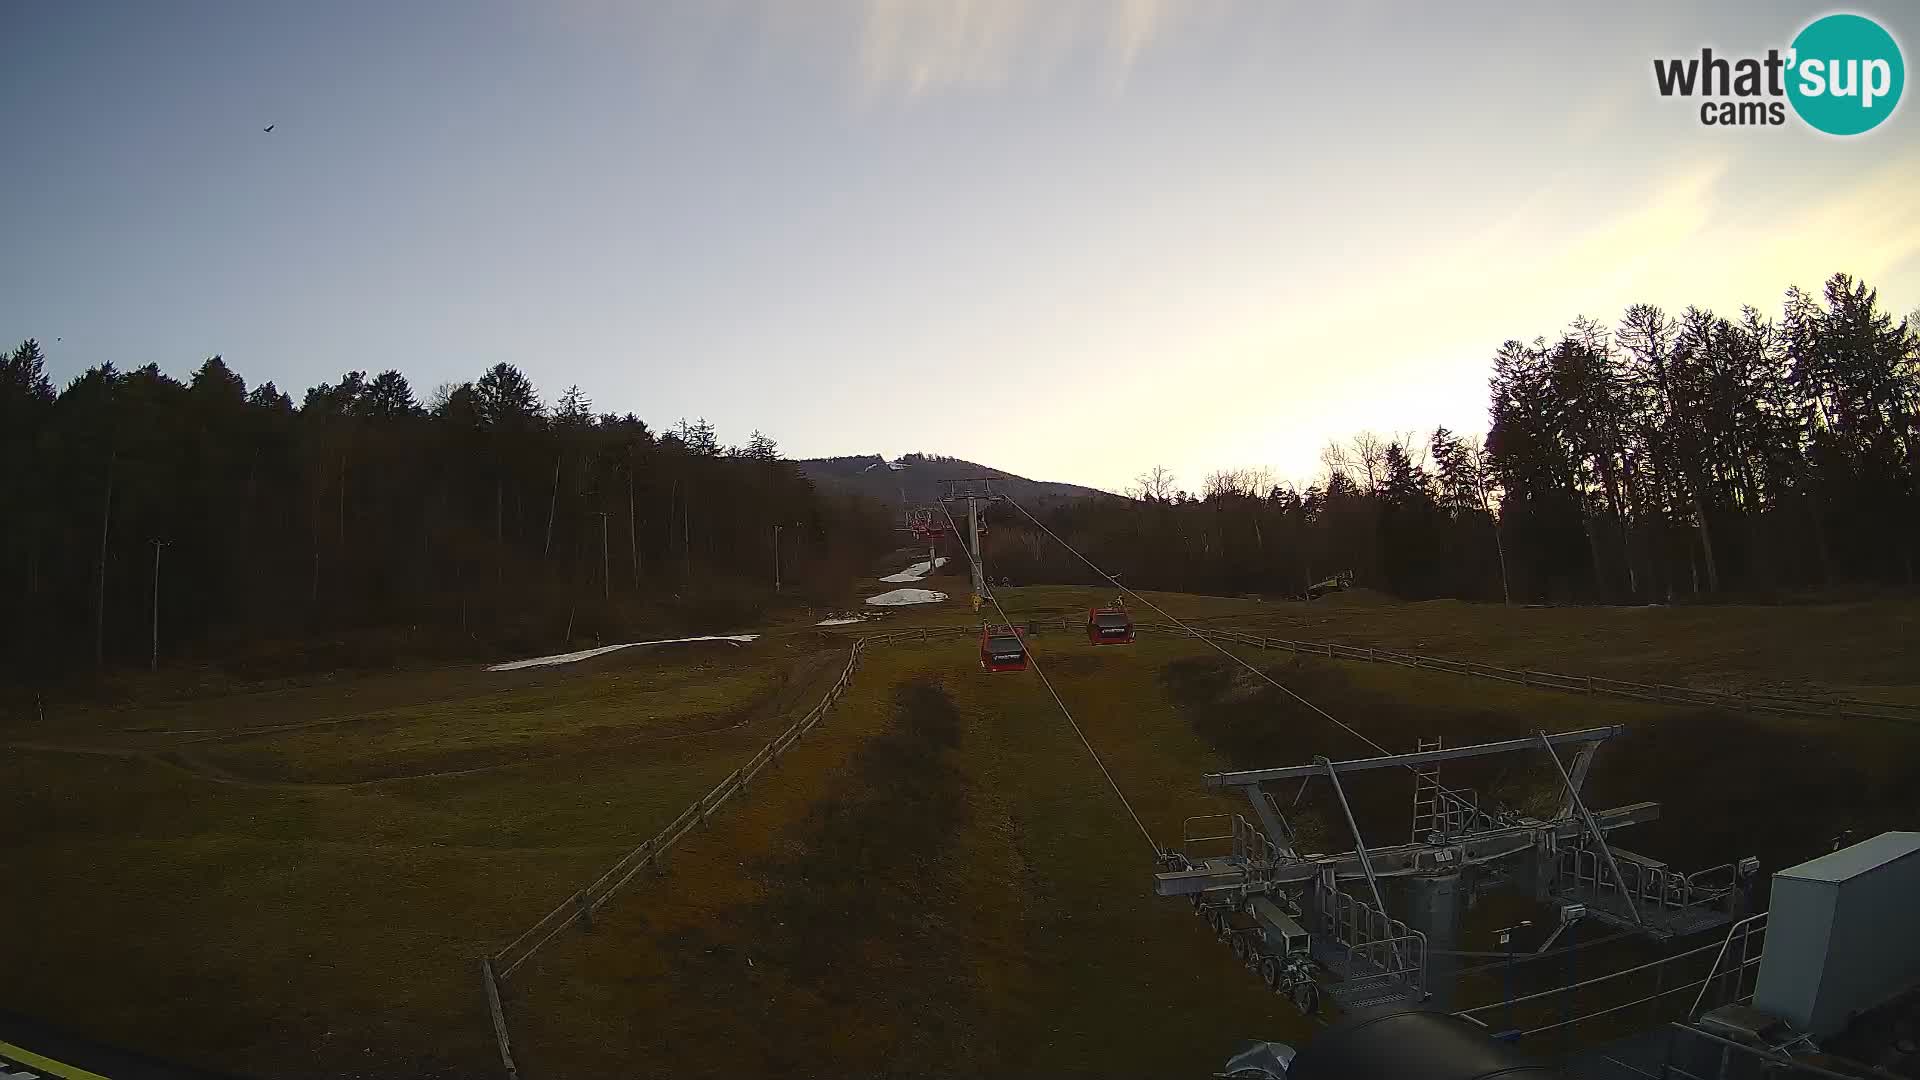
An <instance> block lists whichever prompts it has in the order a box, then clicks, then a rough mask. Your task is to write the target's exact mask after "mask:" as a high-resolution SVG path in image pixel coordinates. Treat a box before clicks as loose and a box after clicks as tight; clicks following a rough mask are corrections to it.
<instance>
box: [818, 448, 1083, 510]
mask: <svg viewBox="0 0 1920 1080" xmlns="http://www.w3.org/2000/svg"><path fill="white" fill-rule="evenodd" d="M796 464H798V465H799V466H800V468H801V469H802V471H804V472H805V473H806V475H807V476H808V478H810V479H811V480H813V482H814V483H815V484H816V485H818V486H819V487H820V488H822V489H823V490H827V491H836V492H842V493H851V494H858V495H864V496H866V497H868V498H870V499H875V500H877V501H879V502H882V503H885V504H887V505H889V506H897V505H899V503H900V499H901V496H902V494H903V493H904V494H905V497H906V500H907V503H908V504H909V505H924V504H926V503H931V502H935V501H937V500H938V499H939V498H940V495H941V492H942V491H943V489H944V485H945V483H946V482H947V481H949V480H974V479H978V478H980V477H991V478H993V479H995V480H999V481H1002V482H1003V490H1004V491H1005V492H1006V493H1007V494H1008V495H1011V496H1012V497H1014V498H1015V499H1018V500H1020V501H1021V502H1022V503H1025V504H1027V505H1029V506H1038V505H1043V504H1046V503H1049V502H1058V501H1062V500H1066V499H1083V498H1090V497H1105V498H1112V497H1113V496H1112V495H1110V494H1109V493H1108V492H1104V491H1100V490H1098V489H1096V488H1090V487H1082V486H1080V485H1079V484H1062V483H1056V482H1054V481H1050V480H1029V479H1027V478H1026V477H1024V476H1015V475H1014V474H1012V473H1010V472H1007V471H1005V470H1004V469H995V468H992V467H990V466H987V465H981V464H979V463H978V462H973V461H965V460H962V459H960V458H949V457H939V456H929V455H926V454H907V455H906V456H904V457H902V458H900V459H899V460H898V461H897V462H895V463H894V464H895V465H896V466H904V467H903V468H890V467H889V466H888V463H887V462H886V460H885V459H884V458H882V457H880V456H879V455H878V454H865V455H861V456H858V457H830V458H805V459H802V460H800V461H799V462H797V463H796Z"/></svg>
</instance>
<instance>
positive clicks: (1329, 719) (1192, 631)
mask: <svg viewBox="0 0 1920 1080" xmlns="http://www.w3.org/2000/svg"><path fill="white" fill-rule="evenodd" d="M1006 501H1007V502H1009V503H1012V505H1013V508H1014V509H1015V510H1018V511H1020V512H1021V513H1022V514H1025V515H1026V518H1027V520H1028V521H1031V522H1033V524H1034V525H1035V526H1036V527H1037V528H1039V530H1040V531H1041V532H1043V533H1046V534H1047V535H1048V536H1051V537H1053V539H1054V542H1055V543H1057V544H1059V545H1060V546H1061V547H1063V548H1066V549H1067V550H1068V551H1069V552H1071V553H1072V554H1073V557H1074V558H1076V559H1079V560H1080V561H1081V562H1083V563H1086V564H1087V567H1088V569H1090V570H1092V571H1093V572H1094V573H1096V574H1099V575H1100V576H1101V577H1103V578H1105V579H1107V581H1108V582H1109V583H1110V584H1112V585H1113V587H1114V588H1116V589H1119V590H1120V591H1121V592H1123V593H1126V594H1127V595H1128V596H1131V597H1133V598H1134V599H1135V600H1138V601H1139V602H1140V603H1142V604H1144V605H1146V606H1147V607H1150V608H1152V609H1153V610H1154V611H1156V612H1158V613H1159V614H1160V617H1161V618H1163V619H1166V620H1167V621H1168V622H1171V623H1173V624H1174V625H1175V626H1178V627H1179V628H1180V629H1182V630H1184V631H1186V632H1187V634H1188V636H1190V637H1193V638H1197V639H1198V640H1200V641H1204V642H1206V643H1207V644H1208V645H1211V646H1212V647H1213V648H1214V650H1215V651H1216V652H1218V653H1219V654H1220V655H1222V656H1224V657H1226V658H1227V659H1229V660H1232V661H1233V662H1234V663H1236V664H1239V665H1240V666H1241V667H1243V668H1246V669H1247V670H1248V671H1251V672H1253V673H1254V674H1255V675H1258V676H1259V677H1260V678H1262V679H1264V680H1266V682H1267V684H1268V685H1269V686H1272V687H1273V688H1274V689H1276V690H1278V691H1280V692H1281V693H1283V694H1286V695H1287V696H1288V697H1290V698H1292V699H1293V700H1295V701H1297V702H1299V703H1300V704H1302V705H1305V706H1306V707H1307V708H1309V709H1312V710H1313V711H1314V712H1317V713H1319V714H1320V715H1321V716H1322V717H1324V718H1325V719H1326V721H1327V722H1328V723H1330V724H1332V725H1334V726H1335V727H1337V728H1340V729H1341V730H1342V731H1345V732H1346V733H1347V734H1349V735H1352V736H1353V737H1354V738H1356V739H1359V740H1360V741H1361V742H1363V743H1366V744H1367V745H1368V746H1371V747H1373V748H1374V749H1375V750H1378V751H1380V753H1381V754H1382V755H1391V754H1392V751H1390V750H1388V749H1387V748H1386V747H1384V746H1381V745H1380V744H1379V743H1377V742H1374V741H1373V740H1372V739H1369V738H1367V737H1366V736H1365V735H1362V734H1360V732H1358V731H1356V730H1354V729H1353V728H1352V727H1351V726H1349V725H1347V724H1343V723H1341V722H1340V721H1338V720H1336V719H1334V718H1333V714H1331V713H1329V712H1327V710H1325V709H1323V708H1321V707H1320V706H1318V705H1315V704H1314V703H1313V702H1311V701H1308V700H1307V699H1306V698H1304V697H1301V696H1300V695H1299V694H1297V693H1295V692H1294V691H1293V690H1292V689H1290V688H1289V687H1287V686H1284V685H1282V684H1281V683H1280V682H1279V681H1278V680H1276V679H1274V677H1273V676H1271V675H1268V674H1267V673H1266V672H1264V671H1261V670H1260V669H1259V668H1257V667H1254V666H1253V665H1252V664H1249V663H1247V662H1246V661H1245V660H1243V659H1241V658H1240V657H1239V656H1238V655H1237V654H1235V653H1233V652H1230V651H1228V650H1227V649H1226V647H1225V646H1222V645H1221V644H1220V643H1219V642H1217V641H1214V640H1213V639H1212V638H1210V637H1206V636H1204V635H1202V634H1201V633H1199V632H1198V631H1196V630H1195V629H1193V627H1191V626H1188V625H1187V624H1186V623H1183V622H1181V621H1180V620H1179V619H1176V618H1174V617H1173V616H1172V615H1170V614H1168V613H1167V610H1166V609H1165V608H1163V607H1161V606H1160V605H1159V604H1156V603H1154V602H1153V601H1151V600H1149V599H1147V598H1146V597H1144V596H1141V595H1140V594H1139V593H1137V592H1134V591H1133V590H1132V589H1129V588H1127V587H1126V586H1125V585H1122V584H1120V579H1119V578H1117V577H1114V576H1113V575H1112V574H1109V573H1107V572H1106V571H1105V570H1102V569H1100V567H1098V566H1096V565H1095V564H1094V561H1093V560H1092V559H1089V558H1087V557H1086V556H1085V555H1082V554H1080V552H1079V551H1078V550H1077V549H1075V548H1074V546H1073V545H1072V544H1069V543H1067V542H1066V541H1065V540H1062V539H1060V536H1059V534H1058V533H1055V532H1054V531H1053V530H1052V529H1049V528H1047V527H1046V525H1045V524H1043V523H1042V522H1041V521H1040V519H1039V518H1037V517H1034V516H1033V515H1032V514H1031V513H1029V512H1028V511H1027V508H1026V507H1024V506H1021V505H1020V504H1019V503H1017V502H1014V500H1013V499H1012V498H1007V500H1006ZM949 517H951V515H949ZM996 606H997V605H996ZM1405 767H1406V768H1412V766H1405ZM1303 790H1304V789H1303Z"/></svg>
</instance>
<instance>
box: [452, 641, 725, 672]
mask: <svg viewBox="0 0 1920 1080" xmlns="http://www.w3.org/2000/svg"><path fill="white" fill-rule="evenodd" d="M759 636H760V635H759V634H718V635H709V636H706V637H680V638H663V639H661V640H659V641H629V642H627V643H626V644H624V645H602V646H600V647H599V648H597V649H581V650H580V651H578V652H569V653H555V654H554V655H552V656H536V657H534V658H533V659H531V660H509V661H507V662H506V663H504V664H492V665H489V666H488V667H487V670H488V671H518V670H520V669H521V668H530V667H552V666H554V665H556V664H572V663H576V662H578V661H581V660H591V659H593V658H594V657H596V656H602V655H605V654H606V653H610V652H618V651H620V650H621V649H634V648H638V647H640V646H642V645H679V644H683V643H685V642H689V641H730V642H732V643H734V644H735V645H739V644H741V643H742V642H748V641H752V640H754V639H756V638H758V637H759Z"/></svg>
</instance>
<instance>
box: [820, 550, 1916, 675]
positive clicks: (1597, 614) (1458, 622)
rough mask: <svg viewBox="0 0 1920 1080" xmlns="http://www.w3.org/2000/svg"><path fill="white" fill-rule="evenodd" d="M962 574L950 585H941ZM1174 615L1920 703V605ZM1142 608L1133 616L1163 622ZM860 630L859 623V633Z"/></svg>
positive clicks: (921, 616)
mask: <svg viewBox="0 0 1920 1080" xmlns="http://www.w3.org/2000/svg"><path fill="white" fill-rule="evenodd" d="M939 580H953V579H939ZM933 587H934V588H942V589H945V590H946V591H948V592H950V593H953V595H954V597H955V599H953V600H950V601H948V602H947V603H945V604H936V605H928V606H925V607H915V608H908V609H902V610H901V612H900V613H899V614H898V615H895V616H892V617H890V618H889V619H888V620H887V622H886V623H885V625H889V626H891V625H902V626H919V625H959V624H964V623H967V622H969V621H978V620H979V619H981V618H994V617H995V616H994V615H993V609H992V608H990V607H989V608H987V609H985V611H986V614H985V615H975V614H973V613H972V612H970V611H969V610H968V608H967V604H966V602H965V601H966V585H965V583H964V581H961V582H960V583H959V585H958V586H957V588H948V587H947V586H943V585H935V586H933ZM999 595H1000V600H1001V604H1002V605H1003V606H1004V607H1005V609H1006V611H1007V613H1008V615H1009V617H1012V618H1015V619H1025V618H1027V617H1029V616H1036V615H1038V616H1049V615H1050V616H1054V617H1058V616H1059V615H1061V614H1069V615H1072V616H1073V617H1075V618H1079V617H1082V616H1084V613H1085V611H1086V609H1087V608H1088V607H1089V606H1094V605H1101V604H1105V603H1106V602H1108V601H1110V600H1111V599H1112V595H1113V589H1111V588H1110V587H1103V588H1092V587H1077V586H1035V587H1031V588H1021V589H1002V590H999ZM1144 595H1145V596H1146V598H1147V599H1148V600H1151V601H1152V602H1153V603H1155V604H1158V605H1159V606H1160V607H1162V608H1164V609H1165V610H1166V611H1167V612H1169V613H1170V614H1172V615H1173V616H1175V617H1176V618H1179V619H1182V620H1187V619H1199V620H1219V621H1223V622H1230V623H1232V624H1233V625H1236V626H1239V627H1242V628H1247V629H1265V630H1267V631H1269V632H1271V633H1272V634H1274V635H1275V636H1279V637H1288V638H1295V639H1299V640H1305V641H1335V642H1341V643H1345V644H1353V645H1376V646H1380V647H1383V648H1394V649H1404V650H1407V651H1412V652H1422V653H1426V654H1428V655H1433V656H1442V657H1459V658H1463V659H1471V660H1478V661H1481V662H1484V663H1492V664H1510V665H1513V666H1525V667H1530V668H1534V669H1536V670H1543V671H1554V672H1562V673H1566V674H1574V675H1601V676H1608V677H1611V678H1617V679H1630V680H1638V681H1646V682H1661V681H1666V682H1678V683H1685V684H1688V685H1697V686H1703V687H1709V688H1715V689H1740V688H1751V689H1762V688H1766V689H1773V690H1778V691H1783V692H1795V691H1801V690H1810V691H1840V692H1845V693H1848V694H1857V695H1859V696H1862V697H1866V698H1869V699H1873V698H1880V699H1885V700H1897V701H1920V605H1916V604H1915V603H1914V602H1913V601H1912V600H1900V599H1891V600H1884V601H1874V602H1864V603H1849V604H1825V605H1800V606H1786V605H1776V606H1748V607H1741V606H1704V605H1703V606H1689V607H1578V608H1529V607H1513V608H1508V607H1503V606H1501V605H1498V604H1468V603H1463V602H1461V601H1457V600H1433V601H1427V602H1424V603H1413V604H1408V603H1401V602H1398V601H1394V600H1391V599H1388V598H1386V597H1383V596H1381V595H1379V594H1377V593H1372V592H1368V591H1365V590H1359V591H1356V592H1352V593H1344V594H1343V593H1335V594H1333V595H1331V596H1329V597H1327V598H1325V599H1322V600H1319V601H1315V602H1314V603H1312V604H1303V603H1300V602H1298V601H1283V600H1275V601H1267V602H1261V601H1255V600H1244V599H1239V598H1235V597H1221V596H1188V595H1183V594H1177V593H1155V592H1148V593H1145V594H1144ZM1134 606H1135V609H1136V610H1135V616H1134V617H1135V618H1137V619H1140V620H1142V621H1148V622H1159V621H1163V620H1162V619H1161V617H1160V616H1159V615H1157V614H1155V613H1154V612H1152V611H1151V610H1146V609H1144V608H1141V607H1140V606H1139V605H1134ZM856 629H857V628H856Z"/></svg>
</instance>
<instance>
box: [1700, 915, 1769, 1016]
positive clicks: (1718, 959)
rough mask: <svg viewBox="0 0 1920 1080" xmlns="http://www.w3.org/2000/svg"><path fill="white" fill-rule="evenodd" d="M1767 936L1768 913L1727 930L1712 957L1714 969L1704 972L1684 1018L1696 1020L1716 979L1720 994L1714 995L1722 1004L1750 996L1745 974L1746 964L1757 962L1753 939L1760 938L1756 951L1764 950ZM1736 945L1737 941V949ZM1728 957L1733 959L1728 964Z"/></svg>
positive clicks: (1752, 917)
mask: <svg viewBox="0 0 1920 1080" xmlns="http://www.w3.org/2000/svg"><path fill="white" fill-rule="evenodd" d="M1766 934H1767V913H1766V912H1764V911H1762V912H1760V913H1759V914H1757V915H1749V916H1747V917H1746V918H1744V919H1741V920H1740V921H1739V922H1737V923H1734V924H1733V925H1732V926H1731V927H1728V929H1727V936H1726V939H1725V940H1724V941H1722V942H1721V943H1720V951H1719V953H1717V954H1715V956H1714V958H1713V966H1712V967H1710V968H1708V969H1707V977H1706V979H1705V980H1704V981H1703V982H1702V983H1701V985H1700V992H1699V993H1698V994H1696V995H1694V999H1693V1005H1692V1006H1691V1007H1690V1008H1688V1009H1687V1019H1689V1020H1694V1019H1698V1018H1699V1016H1700V1008H1701V1006H1703V1005H1705V1004H1706V1001H1707V991H1708V990H1709V989H1711V988H1713V984H1714V980H1715V979H1719V980H1720V986H1719V993H1718V994H1717V995H1716V996H1718V997H1719V998H1720V1000H1721V1001H1723V1002H1742V1001H1746V1000H1747V999H1748V998H1751V997H1752V996H1753V993H1752V991H1749V990H1748V989H1747V978H1746V977H1747V971H1748V969H1749V968H1751V967H1752V966H1753V965H1752V964H1750V963H1749V962H1748V961H1749V960H1756V959H1758V957H1757V956H1756V955H1755V946H1754V941H1753V939H1754V936H1755V935H1759V937H1760V945H1759V948H1760V949H1761V950H1764V949H1765V948H1766ZM1736 942H1738V946H1737V947H1736V945H1735V943H1736ZM1729 957H1732V961H1731V962H1730V963H1729V961H1728V958H1729ZM1722 967H1725V968H1726V970H1725V971H1724V972H1723V971H1722V970H1721V968H1722ZM1754 978H1755V979H1758V978H1759V973H1758V972H1755V973H1754ZM1728 979H1731V980H1732V985H1731V986H1729V985H1727V980H1728Z"/></svg>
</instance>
